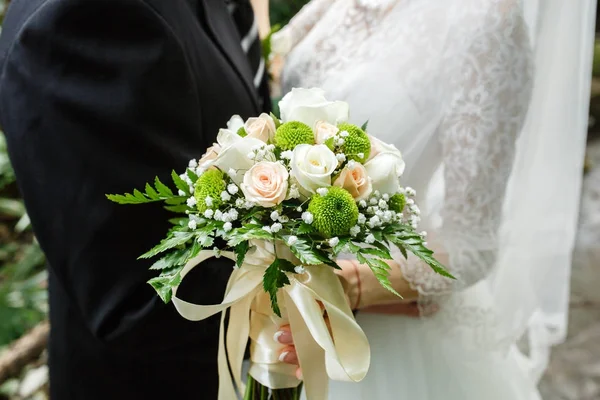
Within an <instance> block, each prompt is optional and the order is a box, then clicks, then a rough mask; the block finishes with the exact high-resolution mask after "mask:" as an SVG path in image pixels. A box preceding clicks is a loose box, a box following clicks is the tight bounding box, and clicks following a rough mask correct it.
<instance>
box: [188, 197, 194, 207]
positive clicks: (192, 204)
mask: <svg viewBox="0 0 600 400" xmlns="http://www.w3.org/2000/svg"><path fill="white" fill-rule="evenodd" d="M186 203H187V205H188V207H194V206H195V205H196V198H195V197H194V196H192V197H190V198H189V199H187V201H186Z"/></svg>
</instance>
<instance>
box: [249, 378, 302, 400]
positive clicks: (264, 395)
mask: <svg viewBox="0 0 600 400" xmlns="http://www.w3.org/2000/svg"><path fill="white" fill-rule="evenodd" d="M301 393H302V384H300V385H298V387H295V388H289V389H275V390H272V389H269V388H268V387H266V386H263V385H262V384H260V383H259V382H257V381H256V380H255V379H254V378H252V376H250V375H248V381H247V384H246V393H245V394H244V400H300V394H301Z"/></svg>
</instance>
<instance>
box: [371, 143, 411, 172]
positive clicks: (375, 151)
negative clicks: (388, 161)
mask: <svg viewBox="0 0 600 400" xmlns="http://www.w3.org/2000/svg"><path fill="white" fill-rule="evenodd" d="M369 141H370V142H371V152H370V153H369V160H372V159H373V158H375V156H377V155H379V154H383V153H391V154H394V155H396V156H397V157H398V158H399V159H400V160H402V153H400V150H398V149H397V148H396V146H394V145H393V144H388V143H385V142H382V141H381V140H379V139H377V138H376V137H375V136H371V135H369ZM401 169H402V171H401V172H400V175H402V173H403V172H404V161H402V168H401Z"/></svg>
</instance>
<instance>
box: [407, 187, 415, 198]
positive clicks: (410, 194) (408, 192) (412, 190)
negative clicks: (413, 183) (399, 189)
mask: <svg viewBox="0 0 600 400" xmlns="http://www.w3.org/2000/svg"><path fill="white" fill-rule="evenodd" d="M404 190H405V191H406V195H407V196H410V197H414V196H416V195H417V192H416V191H415V189H413V188H411V187H410V186H407V187H406V188H405V189H404Z"/></svg>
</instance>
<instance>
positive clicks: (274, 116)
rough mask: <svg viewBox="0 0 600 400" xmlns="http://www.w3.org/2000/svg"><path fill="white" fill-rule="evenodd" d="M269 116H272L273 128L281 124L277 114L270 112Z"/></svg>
mask: <svg viewBox="0 0 600 400" xmlns="http://www.w3.org/2000/svg"><path fill="white" fill-rule="evenodd" d="M271 118H273V122H275V129H277V128H279V127H280V126H281V121H280V120H279V118H277V116H276V115H275V114H273V113H271Z"/></svg>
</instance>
